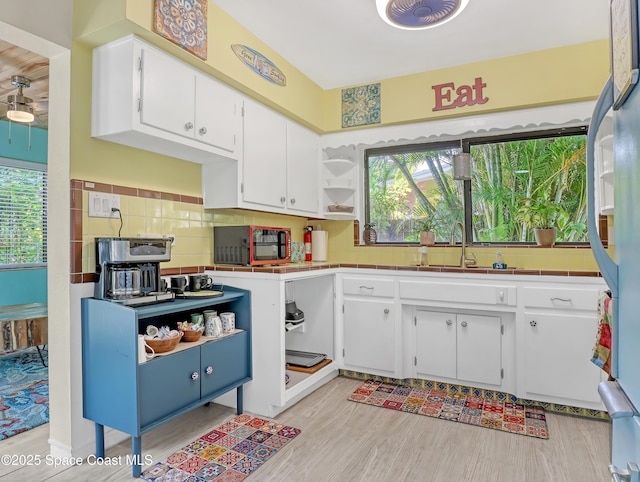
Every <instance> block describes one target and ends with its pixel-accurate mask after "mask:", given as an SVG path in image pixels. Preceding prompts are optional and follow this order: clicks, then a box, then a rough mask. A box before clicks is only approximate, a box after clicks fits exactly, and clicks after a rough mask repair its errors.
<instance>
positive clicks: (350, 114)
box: [342, 83, 380, 128]
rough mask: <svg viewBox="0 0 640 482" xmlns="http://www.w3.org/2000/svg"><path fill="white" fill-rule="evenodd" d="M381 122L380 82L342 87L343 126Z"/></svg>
mask: <svg viewBox="0 0 640 482" xmlns="http://www.w3.org/2000/svg"><path fill="white" fill-rule="evenodd" d="M370 124H380V84H379V83H378V84H369V85H362V86H360V87H351V88H349V89H342V127H343V128H345V127H355V126H366V125H370Z"/></svg>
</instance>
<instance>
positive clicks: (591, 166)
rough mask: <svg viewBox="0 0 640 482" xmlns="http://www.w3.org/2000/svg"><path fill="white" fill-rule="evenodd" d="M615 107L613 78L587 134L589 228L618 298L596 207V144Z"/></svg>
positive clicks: (605, 275) (615, 269) (602, 267)
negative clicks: (605, 120)
mask: <svg viewBox="0 0 640 482" xmlns="http://www.w3.org/2000/svg"><path fill="white" fill-rule="evenodd" d="M612 105H613V83H612V82H611V78H609V79H608V80H607V83H606V84H605V86H604V88H603V89H602V93H601V94H600V97H599V98H598V101H597V102H596V106H595V108H594V110H593V114H592V115H591V125H590V126H589V132H588V133H587V226H588V230H589V241H590V243H591V249H592V250H593V255H594V256H595V258H596V261H597V262H598V266H599V267H600V272H601V273H602V276H603V278H604V279H605V281H606V282H607V284H608V285H609V288H610V289H611V293H612V297H613V298H617V297H618V265H617V264H616V263H615V262H614V261H613V260H612V259H611V257H610V256H609V254H608V253H607V251H606V250H605V249H604V246H603V244H602V240H601V239H600V236H599V235H598V228H597V224H596V213H595V211H596V206H595V142H596V134H597V132H598V128H599V127H600V124H601V123H602V120H603V119H604V118H605V116H606V115H607V112H608V111H609V109H610V108H611V106H612Z"/></svg>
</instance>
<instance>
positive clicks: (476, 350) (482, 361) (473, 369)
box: [457, 314, 502, 385]
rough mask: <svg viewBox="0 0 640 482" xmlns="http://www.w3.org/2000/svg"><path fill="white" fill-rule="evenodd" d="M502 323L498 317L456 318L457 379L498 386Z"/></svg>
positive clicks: (500, 363) (500, 365)
mask: <svg viewBox="0 0 640 482" xmlns="http://www.w3.org/2000/svg"><path fill="white" fill-rule="evenodd" d="M500 325H501V320H500V318H499V317H497V316H479V315H462V314H459V315H458V326H457V331H458V349H457V366H458V377H457V378H458V379H459V380H462V381H469V382H479V383H489V384H492V385H500V384H501V381H502V376H501V369H502V334H501V328H500Z"/></svg>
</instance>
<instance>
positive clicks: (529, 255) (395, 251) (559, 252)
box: [312, 221, 598, 271]
mask: <svg viewBox="0 0 640 482" xmlns="http://www.w3.org/2000/svg"><path fill="white" fill-rule="evenodd" d="M315 223H316V222H313V223H312V224H313V225H315ZM322 229H324V230H326V231H328V232H329V247H328V253H327V255H328V259H329V260H330V261H332V262H335V263H358V264H378V265H403V266H407V265H413V266H416V265H417V264H418V258H417V254H418V249H419V248H418V247H402V248H400V247H375V246H357V247H356V246H354V245H353V223H352V222H347V221H322ZM360 234H361V235H362V233H360ZM498 249H500V251H502V253H503V257H504V261H505V263H507V265H508V267H509V268H519V269H536V270H544V269H548V270H563V271H598V266H597V264H596V262H595V259H594V257H593V252H592V251H591V249H588V248H558V247H555V248H542V247H529V248H527V247H520V248H510V247H500V248H495V247H482V248H481V247H474V246H472V247H471V248H468V252H471V253H473V254H474V255H475V256H476V258H477V260H478V266H484V267H490V266H492V265H493V262H494V261H495V257H496V251H497V250H498ZM428 259H429V263H430V264H431V265H449V266H457V265H458V263H459V261H460V246H457V247H453V246H452V247H449V246H443V247H429V248H428Z"/></svg>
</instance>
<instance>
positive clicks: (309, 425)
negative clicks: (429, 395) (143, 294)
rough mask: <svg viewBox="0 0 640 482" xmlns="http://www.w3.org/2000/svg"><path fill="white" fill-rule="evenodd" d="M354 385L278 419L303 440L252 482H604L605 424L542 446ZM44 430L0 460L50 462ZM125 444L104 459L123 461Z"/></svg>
mask: <svg viewBox="0 0 640 482" xmlns="http://www.w3.org/2000/svg"><path fill="white" fill-rule="evenodd" d="M360 384H361V382H360V381H357V380H352V379H348V378H342V377H339V378H337V379H335V380H333V381H332V382H330V383H328V384H327V385H325V386H324V387H322V388H321V389H319V390H317V391H316V392H314V393H313V394H312V395H310V396H308V397H307V398H305V399H303V400H302V401H300V402H299V403H297V404H296V405H295V406H293V407H292V408H290V409H289V410H287V411H285V412H284V413H282V414H281V415H279V416H278V417H276V420H277V421H279V422H281V423H284V424H287V425H293V426H295V427H297V428H299V429H301V430H302V433H301V434H300V435H299V436H298V437H297V438H296V439H295V440H294V441H293V442H292V443H291V444H290V445H288V446H287V447H285V448H284V449H283V450H282V451H281V452H279V453H278V454H276V455H275V456H274V457H273V458H272V459H270V460H269V461H268V462H267V463H266V464H265V465H264V466H263V467H261V468H260V469H259V470H258V471H257V472H255V473H254V474H253V475H252V476H251V477H250V478H249V480H252V481H274V482H275V481H277V482H288V481H291V482H299V481H318V482H325V481H349V482H353V481H363V482H364V481H367V482H372V481H373V482H375V481H385V482H386V481H393V482H397V481H420V482H422V481H442V482H445V481H446V482H450V481H473V482H485V481H491V482H498V481H504V482H507V481H509V482H522V481H527V482H550V481H558V482H571V481H575V482H590V481H593V482H603V481H607V480H610V478H609V476H608V471H607V466H608V464H609V437H610V432H609V427H610V426H609V424H608V423H607V422H603V421H598V420H589V419H585V418H578V417H572V416H568V415H557V414H553V413H548V417H547V421H548V425H549V434H550V436H549V439H548V440H541V439H536V438H532V437H526V436H522V435H514V434H509V433H505V432H500V431H497V430H490V429H486V428H480V427H473V426H470V425H465V424H461V423H455V422H449V421H445V420H439V419H434V418H430V417H425V416H420V415H414V414H408V413H401V412H396V411H393V410H387V409H383V408H379V407H372V406H369V405H364V404H361V403H354V402H349V401H347V397H348V396H349V395H350V394H351V392H353V390H355V389H356V388H357V387H358V386H359V385H360ZM233 415H234V413H233V411H232V410H231V409H229V408H226V407H222V406H219V405H215V404H212V405H210V406H209V407H201V408H199V409H197V410H194V411H193V412H191V413H189V414H187V415H185V416H183V417H180V418H179V419H177V420H174V421H173V422H171V423H168V424H166V425H164V426H162V427H160V428H158V429H156V430H154V431H153V432H151V433H149V434H147V435H145V436H144V437H143V438H142V452H143V456H144V455H147V456H149V455H150V456H151V457H152V459H153V462H154V463H156V462H160V461H162V460H163V459H164V458H166V457H167V456H168V455H169V454H171V453H173V452H174V451H176V450H178V449H179V448H181V447H183V446H184V445H186V444H187V443H189V442H191V441H192V440H194V439H196V438H197V437H198V436H200V435H202V434H204V433H206V432H207V431H208V430H210V429H212V428H215V427H216V426H217V425H218V424H220V423H222V422H224V421H226V420H227V419H228V418H231V417H233ZM47 437H48V425H43V426H41V427H38V428H35V429H33V430H30V431H29V432H26V433H24V434H20V435H17V436H14V437H11V438H9V439H6V440H4V441H2V442H0V454H3V455H4V454H11V455H35V454H40V456H41V457H42V459H43V460H44V457H46V455H47V454H48V450H49V446H48V444H47ZM130 450H131V447H130V443H128V442H125V443H122V444H119V445H117V446H116V447H113V448H111V449H109V450H107V457H117V456H122V458H123V459H124V457H125V456H126V455H127V454H128V453H130ZM130 479H131V467H129V466H126V465H120V466H115V467H105V466H95V465H89V464H87V463H86V462H85V463H83V464H82V465H80V466H73V467H58V468H53V467H51V466H46V465H44V466H43V465H41V466H40V467H16V466H6V465H3V464H0V481H3V482H4V481H23V480H30V481H45V480H46V481H55V482H74V481H89V480H91V481H119V480H130Z"/></svg>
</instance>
